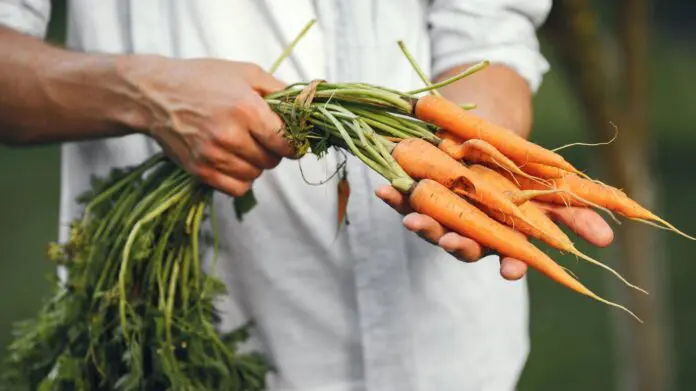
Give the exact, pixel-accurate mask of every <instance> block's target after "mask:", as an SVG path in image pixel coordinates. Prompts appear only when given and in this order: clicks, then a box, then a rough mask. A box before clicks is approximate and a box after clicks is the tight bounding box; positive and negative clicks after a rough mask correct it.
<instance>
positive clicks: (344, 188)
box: [336, 172, 350, 227]
mask: <svg viewBox="0 0 696 391" xmlns="http://www.w3.org/2000/svg"><path fill="white" fill-rule="evenodd" d="M336 188H337V194H338V216H337V217H338V226H339V227H340V226H341V224H342V223H343V219H344V218H345V217H346V211H347V209H348V198H349V197H350V184H349V183H348V179H347V178H346V175H345V172H344V173H343V174H342V176H341V178H340V179H339V180H338V185H337V186H336ZM346 224H348V220H347V219H346Z"/></svg>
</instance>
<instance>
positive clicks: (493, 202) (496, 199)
mask: <svg viewBox="0 0 696 391" xmlns="http://www.w3.org/2000/svg"><path fill="white" fill-rule="evenodd" d="M392 156H393V157H394V160H396V162H397V163H398V164H399V166H401V168H402V169H403V170H404V171H405V172H406V174H408V175H409V176H410V177H412V178H414V179H432V180H434V181H436V182H438V183H440V184H442V185H444V186H445V187H447V188H448V189H451V190H452V191H454V192H455V193H456V194H459V195H462V196H465V197H468V198H470V199H472V200H474V201H476V202H477V203H479V204H481V205H485V206H486V207H488V208H489V209H490V210H493V211H497V212H500V213H502V214H503V215H504V216H513V217H515V218H516V220H515V221H516V222H517V223H518V224H520V225H524V226H525V229H528V230H535V231H539V228H537V227H535V226H534V225H533V224H532V223H531V222H530V221H528V220H527V219H526V218H525V216H524V214H523V213H522V211H521V210H520V209H519V207H517V205H515V204H514V203H512V201H510V200H509V199H508V198H507V197H506V196H505V195H504V194H503V193H502V192H501V191H500V190H498V189H497V188H496V187H494V186H492V185H491V184H490V183H488V182H487V181H485V180H483V179H482V178H481V177H479V176H478V175H477V174H476V173H475V172H473V171H471V170H469V169H468V168H467V167H466V166H464V165H463V164H461V163H459V162H457V161H456V160H454V159H452V158H451V157H449V156H448V155H447V154H446V153H445V152H443V151H441V150H439V149H438V148H437V147H435V146H434V145H432V144H430V143H429V142H427V141H424V140H422V139H419V138H408V139H404V140H402V141H401V142H399V143H398V144H397V145H396V146H395V147H394V148H393V150H392ZM496 215H497V214H496ZM497 216H498V217H499V218H500V215H497ZM503 222H505V221H503ZM539 234H540V235H541V234H542V233H539Z"/></svg>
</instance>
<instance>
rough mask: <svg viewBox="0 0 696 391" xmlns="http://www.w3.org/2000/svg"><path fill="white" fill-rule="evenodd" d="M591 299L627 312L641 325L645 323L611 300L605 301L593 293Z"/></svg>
mask: <svg viewBox="0 0 696 391" xmlns="http://www.w3.org/2000/svg"><path fill="white" fill-rule="evenodd" d="M590 297H592V298H593V299H595V300H597V301H600V302H602V303H604V304H606V305H610V306H612V307H615V308H618V309H620V310H624V311H626V312H627V313H628V314H629V315H631V316H632V317H633V318H634V319H635V320H637V321H638V322H640V323H643V320H642V319H641V318H639V317H638V316H637V315H636V314H634V313H633V312H631V310H629V309H628V308H626V307H624V306H622V305H621V304H617V303H614V302H613V301H609V300H607V299H604V298H602V297H601V296H597V295H596V294H595V293H592V296H590Z"/></svg>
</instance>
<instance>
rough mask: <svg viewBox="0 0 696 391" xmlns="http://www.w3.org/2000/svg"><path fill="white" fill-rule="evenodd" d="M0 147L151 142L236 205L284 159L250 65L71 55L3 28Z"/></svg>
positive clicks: (271, 85) (277, 85) (259, 77)
mask: <svg viewBox="0 0 696 391" xmlns="http://www.w3.org/2000/svg"><path fill="white" fill-rule="evenodd" d="M0 53H3V55H2V56H0V91H2V94H0V143H4V144H10V145H23V144H38V143H49V142H65V141H73V140H86V139H98V138H105V137H118V136H124V135H128V134H132V133H143V134H148V135H150V136H152V137H153V138H154V139H156V140H157V141H158V142H159V144H160V145H161V146H162V148H163V149H164V151H165V152H167V153H168V154H169V156H171V157H172V158H174V159H175V160H176V161H177V162H179V163H180V164H181V165H182V166H183V167H184V168H185V169H186V170H188V171H189V172H191V173H193V174H195V175H198V176H199V177H200V178H201V179H202V180H203V181H205V182H207V183H208V184H210V185H212V186H214V187H216V188H217V189H219V190H221V191H224V192H226V193H228V194H231V195H234V196H236V195H241V194H243V193H244V192H246V190H247V189H248V188H249V187H250V185H251V182H252V181H253V180H254V179H256V178H257V177H258V176H259V175H260V174H261V172H262V170H264V169H269V168H272V167H275V166H276V165H277V164H278V162H279V161H280V159H281V157H286V156H291V155H292V151H291V148H290V146H289V144H288V143H287V142H286V141H285V140H284V139H283V137H282V136H281V135H280V133H279V132H278V130H279V129H280V128H281V126H282V121H281V120H280V118H279V117H278V116H277V115H275V114H274V113H273V112H272V110H271V109H270V108H269V107H268V105H267V104H266V103H265V102H264V101H263V99H262V98H261V95H263V94H266V93H268V92H270V91H275V90H278V89H281V88H283V87H284V84H283V83H281V82H280V81H278V80H276V79H275V78H273V77H272V76H271V75H269V74H267V73H266V72H264V71H263V70H261V68H259V67H258V66H256V65H253V64H249V63H240V62H233V61H224V60H214V59H196V60H179V59H170V58H165V57H161V56H144V55H107V54H86V53H78V52H71V51H68V50H64V49H62V48H57V47H52V46H50V45H48V44H46V43H44V42H43V41H41V40H38V39H36V38H33V37H29V36H26V35H23V34H20V33H17V32H14V31H12V30H9V29H2V28H0Z"/></svg>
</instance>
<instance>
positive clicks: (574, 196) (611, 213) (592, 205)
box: [562, 189, 621, 225]
mask: <svg viewBox="0 0 696 391" xmlns="http://www.w3.org/2000/svg"><path fill="white" fill-rule="evenodd" d="M562 192H563V193H566V194H568V195H569V196H571V197H573V198H574V199H575V200H576V201H578V202H582V203H584V204H586V205H589V206H591V207H593V208H595V209H599V210H601V211H602V212H604V213H606V214H607V215H608V216H609V217H611V219H612V220H614V222H615V223H616V224H618V225H621V220H619V219H618V218H617V217H616V215H615V214H614V212H612V211H611V210H610V209H609V208H606V207H604V206H601V205H599V204H596V203H594V202H592V201H588V200H586V199H584V198H582V197H580V196H579V195H577V194H575V193H573V192H572V191H568V190H565V189H563V191H562ZM564 201H565V200H564ZM565 206H566V207H569V206H570V205H569V203H568V202H567V201H566V202H565Z"/></svg>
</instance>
